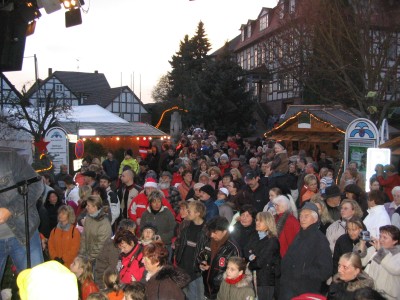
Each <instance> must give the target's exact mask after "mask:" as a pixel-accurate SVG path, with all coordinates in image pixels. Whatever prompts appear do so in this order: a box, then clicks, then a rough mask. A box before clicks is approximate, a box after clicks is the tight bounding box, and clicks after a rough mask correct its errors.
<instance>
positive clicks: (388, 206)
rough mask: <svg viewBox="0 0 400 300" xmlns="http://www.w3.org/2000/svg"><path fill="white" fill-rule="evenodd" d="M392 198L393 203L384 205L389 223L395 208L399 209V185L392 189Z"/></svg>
mask: <svg viewBox="0 0 400 300" xmlns="http://www.w3.org/2000/svg"><path fill="white" fill-rule="evenodd" d="M392 196H393V201H392V202H388V203H385V204H384V205H385V209H386V212H387V213H388V215H389V218H390V220H391V221H393V220H392V216H393V214H394V212H395V211H396V209H397V208H399V207H400V185H398V186H395V187H394V188H393V189H392ZM392 223H393V222H392Z"/></svg>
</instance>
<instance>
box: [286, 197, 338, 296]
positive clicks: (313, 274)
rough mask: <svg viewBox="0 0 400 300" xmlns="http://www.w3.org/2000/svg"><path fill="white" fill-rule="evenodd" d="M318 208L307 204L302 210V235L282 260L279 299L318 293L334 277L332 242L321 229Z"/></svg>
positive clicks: (296, 239) (295, 240) (298, 236)
mask: <svg viewBox="0 0 400 300" xmlns="http://www.w3.org/2000/svg"><path fill="white" fill-rule="evenodd" d="M318 219H319V216H318V208H317V206H316V205H315V204H314V203H311V202H307V203H305V204H304V206H303V208H302V210H301V211H300V227H301V229H300V232H299V233H298V234H297V235H296V237H295V239H294V241H293V242H292V244H291V245H290V246H289V249H288V251H287V252H286V255H285V256H284V257H283V259H282V264H281V279H280V291H279V292H280V293H279V299H280V300H289V299H292V297H295V296H297V295H301V294H303V293H305V292H309V293H319V292H320V291H321V286H322V283H323V282H325V281H326V280H327V279H328V278H329V277H330V276H331V275H332V252H331V251H330V249H329V242H328V240H327V239H326V237H325V236H324V235H323V234H322V233H321V231H320V230H319V229H318Z"/></svg>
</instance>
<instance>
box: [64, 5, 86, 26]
mask: <svg viewBox="0 0 400 300" xmlns="http://www.w3.org/2000/svg"><path fill="white" fill-rule="evenodd" d="M79 24H82V15H81V10H80V9H79V8H74V9H70V10H68V11H66V12H65V27H72V26H75V25H79Z"/></svg>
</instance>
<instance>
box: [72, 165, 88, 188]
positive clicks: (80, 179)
mask: <svg viewBox="0 0 400 300" xmlns="http://www.w3.org/2000/svg"><path fill="white" fill-rule="evenodd" d="M88 168H89V162H88V159H87V158H84V159H82V165H81V168H80V169H79V171H78V172H76V173H75V175H74V181H75V183H76V185H77V186H79V187H81V186H82V185H84V184H85V176H83V173H85V172H86V171H88Z"/></svg>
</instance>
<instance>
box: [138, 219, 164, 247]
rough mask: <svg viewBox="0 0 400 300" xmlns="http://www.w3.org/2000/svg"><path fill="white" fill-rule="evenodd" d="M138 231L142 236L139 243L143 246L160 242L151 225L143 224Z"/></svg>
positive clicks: (154, 227)
mask: <svg viewBox="0 0 400 300" xmlns="http://www.w3.org/2000/svg"><path fill="white" fill-rule="evenodd" d="M140 231H141V232H142V235H141V236H140V240H139V243H141V244H142V245H143V246H147V245H148V244H150V243H151V242H153V241H157V240H161V238H160V236H159V235H157V234H156V233H157V227H156V226H154V225H153V224H150V223H149V224H144V225H143V226H141V227H140Z"/></svg>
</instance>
